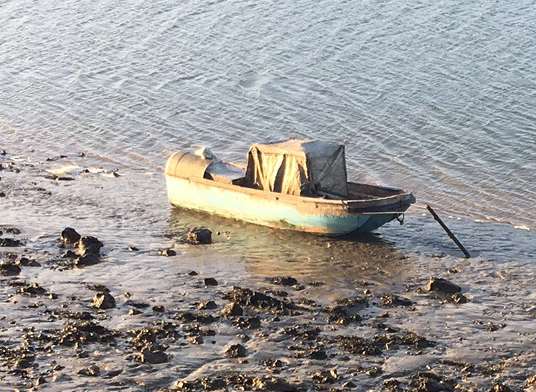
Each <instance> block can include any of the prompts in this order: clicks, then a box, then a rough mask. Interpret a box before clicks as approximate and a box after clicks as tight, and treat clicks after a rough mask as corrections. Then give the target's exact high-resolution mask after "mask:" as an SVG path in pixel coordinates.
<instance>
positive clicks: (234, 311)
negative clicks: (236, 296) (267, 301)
mask: <svg viewBox="0 0 536 392" xmlns="http://www.w3.org/2000/svg"><path fill="white" fill-rule="evenodd" d="M221 314H222V315H223V316H224V317H232V316H242V314H244V310H243V309H242V307H241V306H240V305H239V304H237V303H236V302H231V303H229V304H227V305H225V307H224V308H223V310H222V311H221Z"/></svg>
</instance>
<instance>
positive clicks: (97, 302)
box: [91, 292, 115, 309]
mask: <svg viewBox="0 0 536 392" xmlns="http://www.w3.org/2000/svg"><path fill="white" fill-rule="evenodd" d="M91 306H93V307H94V308H96V309H112V308H115V299H114V297H112V295H111V294H110V293H108V292H100V293H97V294H95V296H94V297H93V299H92V301H91Z"/></svg>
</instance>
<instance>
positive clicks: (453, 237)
mask: <svg viewBox="0 0 536 392" xmlns="http://www.w3.org/2000/svg"><path fill="white" fill-rule="evenodd" d="M426 209H427V210H428V211H430V214H432V216H433V217H434V219H435V220H436V221H437V223H439V224H440V225H441V227H442V228H443V230H445V231H446V232H447V234H448V235H449V237H450V238H451V239H452V241H454V242H455V243H456V245H458V248H460V250H461V251H462V252H463V254H464V255H465V257H466V258H470V257H471V255H470V254H469V252H468V251H467V249H465V248H464V246H463V245H462V243H461V242H460V241H458V239H457V238H456V236H455V235H454V234H453V233H452V231H450V230H449V228H448V227H447V225H446V224H445V223H443V221H442V220H441V218H440V217H439V216H438V215H437V214H436V212H435V211H434V209H433V208H432V207H430V206H429V205H428V204H427V205H426Z"/></svg>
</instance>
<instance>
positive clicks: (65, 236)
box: [60, 227, 80, 245]
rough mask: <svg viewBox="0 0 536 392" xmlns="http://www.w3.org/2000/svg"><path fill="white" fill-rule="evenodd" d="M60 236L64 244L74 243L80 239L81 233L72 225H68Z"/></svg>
mask: <svg viewBox="0 0 536 392" xmlns="http://www.w3.org/2000/svg"><path fill="white" fill-rule="evenodd" d="M60 238H61V240H62V241H63V243H64V244H68V245H74V244H75V243H77V242H78V241H79V240H80V234H78V233H77V231H76V230H75V229H73V228H72V227H66V228H65V229H63V231H62V232H61V235H60Z"/></svg>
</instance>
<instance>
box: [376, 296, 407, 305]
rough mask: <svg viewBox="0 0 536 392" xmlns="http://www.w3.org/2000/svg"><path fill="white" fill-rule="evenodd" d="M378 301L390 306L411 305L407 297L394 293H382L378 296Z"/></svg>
mask: <svg viewBox="0 0 536 392" xmlns="http://www.w3.org/2000/svg"><path fill="white" fill-rule="evenodd" d="M380 303H381V305H382V306H384V307H392V306H412V305H413V302H412V301H410V300H409V299H407V298H404V297H400V296H398V295H395V294H384V295H382V296H381V298H380Z"/></svg>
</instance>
